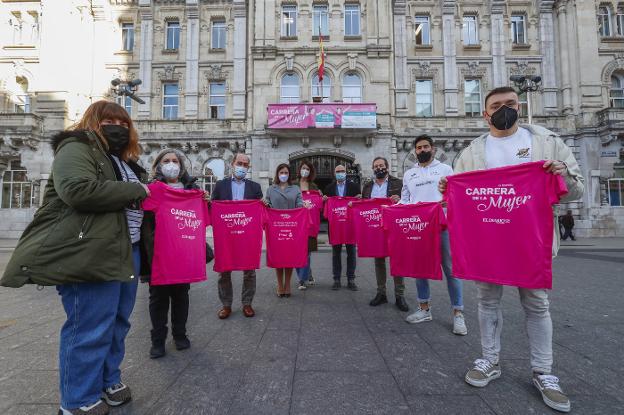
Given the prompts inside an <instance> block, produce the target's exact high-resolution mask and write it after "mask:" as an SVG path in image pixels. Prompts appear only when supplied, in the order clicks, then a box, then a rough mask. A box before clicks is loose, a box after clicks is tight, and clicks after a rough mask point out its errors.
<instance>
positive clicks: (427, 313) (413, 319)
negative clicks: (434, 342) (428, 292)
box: [405, 307, 432, 324]
mask: <svg viewBox="0 0 624 415" xmlns="http://www.w3.org/2000/svg"><path fill="white" fill-rule="evenodd" d="M431 319H432V317H431V307H429V309H427V310H423V309H422V308H420V307H418V309H416V311H414V312H413V313H412V314H410V315H409V316H407V317H406V318H405V321H407V322H408V323H410V324H416V323H422V322H424V321H431Z"/></svg>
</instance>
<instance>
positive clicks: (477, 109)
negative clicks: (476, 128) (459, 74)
mask: <svg viewBox="0 0 624 415" xmlns="http://www.w3.org/2000/svg"><path fill="white" fill-rule="evenodd" d="M464 110H465V112H466V117H480V116H481V81H480V80H478V79H466V80H465V81H464Z"/></svg>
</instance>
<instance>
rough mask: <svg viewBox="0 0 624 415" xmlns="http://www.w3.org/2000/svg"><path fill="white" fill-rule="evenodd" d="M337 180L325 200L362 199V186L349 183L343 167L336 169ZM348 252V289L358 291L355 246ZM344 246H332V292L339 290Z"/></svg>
mask: <svg viewBox="0 0 624 415" xmlns="http://www.w3.org/2000/svg"><path fill="white" fill-rule="evenodd" d="M334 174H335V177H336V180H334V181H333V182H331V183H330V184H329V185H328V186H327V187H326V188H325V193H324V195H325V196H324V198H325V199H326V198H327V197H331V196H346V197H360V196H361V194H360V186H359V185H358V184H356V183H353V182H350V181H347V169H346V167H345V166H343V165H341V164H340V165H338V166H336V168H335V169H334ZM345 247H346V250H347V288H349V289H350V290H351V291H357V289H358V288H357V285H355V281H354V279H355V245H353V244H345ZM341 254H342V245H332V271H333V274H334V285H333V286H332V290H339V289H340V287H341V285H340V275H341V274H342V259H341Z"/></svg>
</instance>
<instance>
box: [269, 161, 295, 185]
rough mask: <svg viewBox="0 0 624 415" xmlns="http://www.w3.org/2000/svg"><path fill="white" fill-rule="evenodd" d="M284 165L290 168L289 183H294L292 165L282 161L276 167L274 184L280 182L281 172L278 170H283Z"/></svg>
mask: <svg viewBox="0 0 624 415" xmlns="http://www.w3.org/2000/svg"><path fill="white" fill-rule="evenodd" d="M284 167H286V168H287V169H288V184H292V174H290V166H289V165H288V164H286V163H282V164H280V165H279V166H277V168H276V169H275V176H274V177H273V184H280V183H281V182H280V179H279V174H278V172H279V171H280V170H282V169H283V168H284Z"/></svg>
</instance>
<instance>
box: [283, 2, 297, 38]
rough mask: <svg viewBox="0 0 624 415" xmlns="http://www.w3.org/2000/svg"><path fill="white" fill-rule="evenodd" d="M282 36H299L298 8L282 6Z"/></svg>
mask: <svg viewBox="0 0 624 415" xmlns="http://www.w3.org/2000/svg"><path fill="white" fill-rule="evenodd" d="M282 36H283V37H295V36H297V6H295V5H284V6H282Z"/></svg>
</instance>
